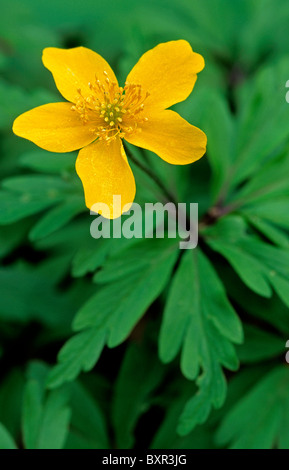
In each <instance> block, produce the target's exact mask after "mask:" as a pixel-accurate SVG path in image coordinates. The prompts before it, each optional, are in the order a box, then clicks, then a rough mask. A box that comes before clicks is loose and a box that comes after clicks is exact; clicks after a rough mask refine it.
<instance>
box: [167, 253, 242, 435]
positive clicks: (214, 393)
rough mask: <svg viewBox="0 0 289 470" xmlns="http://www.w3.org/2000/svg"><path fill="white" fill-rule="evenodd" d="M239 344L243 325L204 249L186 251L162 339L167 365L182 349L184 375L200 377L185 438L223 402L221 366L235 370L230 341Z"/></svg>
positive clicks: (184, 419) (184, 422)
mask: <svg viewBox="0 0 289 470" xmlns="http://www.w3.org/2000/svg"><path fill="white" fill-rule="evenodd" d="M176 312H177V313H178V314H177V315H176ZM240 341H242V327H241V324H240V321H239V319H238V317H237V315H236V313H235V312H234V310H233V308H232V307H231V305H230V303H229V301H228V299H227V298H226V295H225V290H224V287H223V286H222V283H221V281H220V280H219V279H218V277H217V275H216V273H215V271H214V269H213V267H212V266H211V264H210V263H209V261H208V260H207V259H206V258H205V256H204V255H203V254H202V253H201V251H200V250H199V249H196V250H194V253H193V254H192V253H186V254H185V255H184V256H183V259H182V261H181V264H180V266H179V268H178V271H177V273H176V274H175V277H174V280H173V285H172V287H171V291H170V294H169V297H168V301H167V304H166V308H165V313H164V320H163V324H162V328H161V334H160V340H159V351H160V357H161V359H162V360H163V361H164V362H169V361H171V360H172V359H173V358H174V357H175V356H176V354H177V353H178V351H179V350H180V348H182V353H181V369H182V372H183V374H184V375H185V376H186V377H187V378H189V379H191V380H193V379H195V378H197V377H198V379H197V383H198V385H199V388H200V389H199V392H198V393H197V394H196V396H195V397H193V398H192V399H191V400H190V401H189V402H188V404H187V405H186V407H185V410H184V412H183V414H182V416H181V419H180V424H179V427H178V431H179V432H180V433H181V434H182V435H184V434H188V433H189V432H190V431H191V430H192V429H193V428H194V427H195V426H196V425H197V424H199V423H202V422H204V420H205V419H206V418H207V416H208V414H209V412H210V410H211V407H212V406H215V407H220V406H221V404H222V403H223V401H224V399H225V393H226V386H225V381H224V377H223V373H222V368H221V365H224V366H225V367H228V368H230V369H233V370H234V369H236V367H237V366H238V361H237V357H236V353H235V351H234V348H233V346H232V344H231V342H240ZM200 369H202V373H201V372H200Z"/></svg>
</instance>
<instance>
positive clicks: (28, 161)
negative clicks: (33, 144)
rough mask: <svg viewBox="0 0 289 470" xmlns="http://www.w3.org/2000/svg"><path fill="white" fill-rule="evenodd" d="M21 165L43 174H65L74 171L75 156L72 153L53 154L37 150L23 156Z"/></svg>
mask: <svg viewBox="0 0 289 470" xmlns="http://www.w3.org/2000/svg"><path fill="white" fill-rule="evenodd" d="M20 164H21V166H23V167H24V168H29V169H30V170H33V171H39V172H42V173H56V174H57V175H59V174H60V173H62V174H63V173H64V172H67V171H71V170H73V169H74V165H75V155H74V154H71V153H62V154H59V153H52V152H47V151H46V150H41V149H37V150H34V151H33V152H27V153H24V154H23V155H21V157H20Z"/></svg>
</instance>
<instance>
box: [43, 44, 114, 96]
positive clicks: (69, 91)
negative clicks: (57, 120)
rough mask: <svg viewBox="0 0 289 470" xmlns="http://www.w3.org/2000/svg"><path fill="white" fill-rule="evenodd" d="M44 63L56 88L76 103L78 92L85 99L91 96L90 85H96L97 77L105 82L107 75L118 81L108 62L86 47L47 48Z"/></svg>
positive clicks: (44, 52)
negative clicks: (79, 91) (51, 75)
mask: <svg viewBox="0 0 289 470" xmlns="http://www.w3.org/2000/svg"><path fill="white" fill-rule="evenodd" d="M42 61H43V64H44V65H45V67H46V68H47V69H48V70H50V72H51V73H52V74H53V77H54V80H55V83H56V86H57V88H58V90H59V91H60V93H61V94H62V96H64V98H65V99H67V100H68V101H71V102H73V103H74V102H75V100H76V97H77V94H78V92H77V90H78V89H80V90H81V93H82V95H83V96H84V97H87V96H89V95H91V90H90V88H89V86H88V84H89V83H92V84H94V83H95V79H96V77H97V78H98V79H99V80H100V81H101V82H104V80H105V78H106V77H105V75H104V73H103V72H104V71H105V72H106V73H107V75H108V77H109V79H110V80H111V81H114V82H116V83H117V79H116V77H115V75H114V73H113V71H112V69H111V68H110V66H109V65H108V63H107V62H106V60H104V59H103V58H102V57H101V56H100V55H99V54H97V53H96V52H94V51H92V50H90V49H87V48H86V47H75V48H73V49H58V48H56V47H47V48H46V49H44V51H43V56H42Z"/></svg>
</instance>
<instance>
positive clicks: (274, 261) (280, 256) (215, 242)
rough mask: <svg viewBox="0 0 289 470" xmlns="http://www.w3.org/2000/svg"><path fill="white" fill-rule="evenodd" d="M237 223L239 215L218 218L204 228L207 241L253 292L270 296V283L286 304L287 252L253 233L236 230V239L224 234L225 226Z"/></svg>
mask: <svg viewBox="0 0 289 470" xmlns="http://www.w3.org/2000/svg"><path fill="white" fill-rule="evenodd" d="M236 223H238V216H227V217H225V218H223V219H220V220H219V221H218V223H217V224H216V225H215V226H214V227H210V228H208V229H207V230H205V231H204V233H206V236H207V237H206V242H207V243H208V244H209V246H210V247H211V248H213V249H214V250H216V251H218V252H219V253H220V254H221V255H223V256H224V257H225V258H226V259H227V260H228V261H229V263H230V264H231V265H232V267H233V268H234V270H235V271H236V272H237V274H238V275H239V276H240V278H241V279H242V281H243V282H244V283H245V284H246V285H247V286H248V287H249V288H250V289H252V290H253V291H254V292H256V293H257V294H259V295H263V296H264V297H269V296H271V289H270V285H272V287H273V288H274V289H275V291H276V292H277V294H278V295H279V296H280V298H281V299H282V300H283V302H284V303H285V304H286V305H289V297H288V292H289V271H288V264H289V253H288V251H287V250H284V249H281V248H279V247H274V246H271V245H269V244H267V243H264V242H262V241H261V240H258V239H257V238H255V237H253V236H249V235H247V234H244V233H241V232H240V233H239V236H238V233H237V232H236V237H235V239H231V238H230V235H229V236H226V230H224V229H223V230H220V227H223V228H226V227H227V226H228V225H230V224H232V225H235V224H236Z"/></svg>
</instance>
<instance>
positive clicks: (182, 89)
mask: <svg viewBox="0 0 289 470" xmlns="http://www.w3.org/2000/svg"><path fill="white" fill-rule="evenodd" d="M204 65H205V63H204V59H203V57H202V56H201V55H200V54H196V53H195V52H193V51H192V48H191V46H190V44H189V43H188V42H187V41H184V40H179V41H170V42H166V43H162V44H159V45H158V46H156V47H155V48H154V49H151V50H150V51H148V52H146V53H145V54H144V55H143V56H142V57H141V58H140V60H139V61H138V63H137V64H136V65H135V66H134V68H133V69H132V71H131V72H130V74H129V75H128V77H127V82H129V83H135V84H140V85H142V87H143V89H144V90H145V91H147V92H149V93H150V96H149V98H148V99H147V100H146V103H145V106H146V107H148V106H150V107H158V108H160V107H161V108H162V109H165V108H168V107H169V106H172V105H173V104H175V103H179V102H180V101H183V100H185V99H186V98H187V97H188V96H189V94H190V93H191V91H192V89H193V87H194V84H195V82H196V79H197V75H196V74H197V73H198V72H200V71H201V70H202V69H203V68H204Z"/></svg>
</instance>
